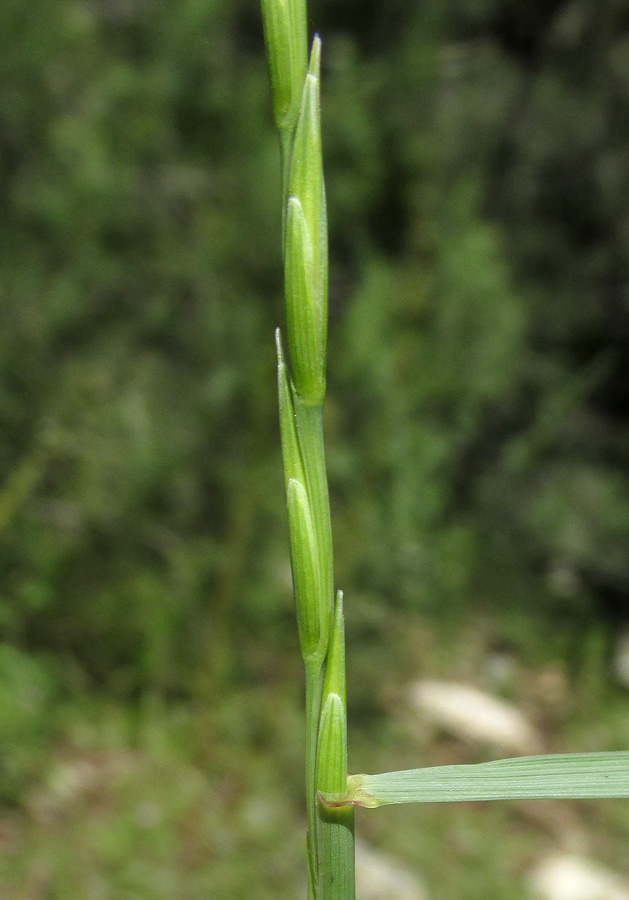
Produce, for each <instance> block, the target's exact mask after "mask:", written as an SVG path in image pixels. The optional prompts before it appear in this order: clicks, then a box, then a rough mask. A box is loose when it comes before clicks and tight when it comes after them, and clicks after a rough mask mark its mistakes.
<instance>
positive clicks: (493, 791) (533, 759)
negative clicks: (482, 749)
mask: <svg viewBox="0 0 629 900" xmlns="http://www.w3.org/2000/svg"><path fill="white" fill-rule="evenodd" d="M626 797H629V752H627V751H618V752H612V753H566V754H553V755H549V756H523V757H517V758H515V759H500V760H495V761H493V762H487V763H477V764H475V765H462V766H430V767H427V768H423V769H406V770H404V771H401V772H383V773H381V774H379V775H351V776H350V777H349V778H348V780H347V792H346V794H345V795H343V796H339V795H324V796H323V798H322V799H323V801H324V802H325V803H328V804H329V805H331V806H344V805H352V806H364V807H368V808H375V807H377V806H386V805H389V804H395V803H445V802H461V801H479V800H577V799H612V798H626Z"/></svg>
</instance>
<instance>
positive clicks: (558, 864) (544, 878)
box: [530, 854, 629, 900]
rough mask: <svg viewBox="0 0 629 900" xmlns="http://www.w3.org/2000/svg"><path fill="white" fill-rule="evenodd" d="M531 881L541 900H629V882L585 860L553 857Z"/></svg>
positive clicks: (562, 855)
mask: <svg viewBox="0 0 629 900" xmlns="http://www.w3.org/2000/svg"><path fill="white" fill-rule="evenodd" d="M530 877H531V885H532V887H533V890H534V891H535V893H536V894H537V895H538V896H539V897H541V898H542V900H629V884H627V882H625V881H623V880H622V879H621V878H620V877H619V876H618V875H617V874H616V873H615V872H612V871H610V870H609V869H607V868H605V866H602V865H601V864H600V863H596V862H593V861H592V860H589V859H586V857H584V856H576V855H570V854H556V855H554V856H550V857H548V858H547V859H545V860H543V861H542V862H541V863H539V864H538V865H537V866H536V867H535V869H534V870H533V871H532V872H531V876H530Z"/></svg>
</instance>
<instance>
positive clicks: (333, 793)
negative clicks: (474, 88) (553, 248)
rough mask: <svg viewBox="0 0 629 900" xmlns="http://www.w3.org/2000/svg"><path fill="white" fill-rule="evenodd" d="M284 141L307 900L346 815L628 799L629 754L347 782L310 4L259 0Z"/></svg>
mask: <svg viewBox="0 0 629 900" xmlns="http://www.w3.org/2000/svg"><path fill="white" fill-rule="evenodd" d="M262 16H263V23H264V33H265V43H266V50H267V57H268V62H269V70H270V76H271V89H272V99H273V112H274V118H275V124H276V127H277V129H278V132H279V138H280V160H281V173H282V174H281V181H282V235H283V259H284V285H285V301H286V343H287V349H288V355H287V356H286V355H285V353H284V348H283V342H282V336H281V334H280V331H279V329H278V331H277V332H276V345H277V364H278V393H279V412H280V431H281V444H282V456H283V465H284V478H285V490H286V503H287V509H288V522H289V533H290V554H291V566H292V573H293V586H294V595H295V604H296V615H297V627H298V633H299V645H300V650H301V655H302V658H303V663H304V669H305V695H306V754H305V756H306V761H305V770H306V808H307V817H308V836H307V850H308V871H309V877H308V890H309V897H310V900H352V898H354V896H355V878H354V807H356V806H362V807H367V808H375V807H378V806H382V805H387V804H401V803H415V802H441V801H475V800H476V801H477V800H509V799H522V798H525V799H539V798H543V799H549V798H553V799H558V798H565V799H577V798H609V797H629V752H624V751H623V752H615V753H594V754H586V753H583V754H561V755H554V756H553V755H551V756H537V757H521V758H518V759H510V760H496V761H493V762H489V763H481V764H476V765H466V766H458V765H456V766H433V767H427V768H419V769H410V770H406V771H400V772H387V773H382V774H379V775H353V776H349V777H348V774H347V720H346V692H345V638H344V619H343V595H342V593H341V592H340V591H339V592H338V593H337V595H336V599H335V597H334V578H333V556H332V528H331V522H330V505H329V497H328V488H327V477H326V466H325V453H324V440H323V420H322V411H323V402H324V398H325V390H326V343H327V268H328V264H327V218H326V198H325V186H324V179H323V163H322V148H321V123H320V61H321V41H320V39H319V37H317V36H315V38H314V40H313V43H312V49H311V52H310V58H309V59H308V58H307V16H306V4H305V0H262Z"/></svg>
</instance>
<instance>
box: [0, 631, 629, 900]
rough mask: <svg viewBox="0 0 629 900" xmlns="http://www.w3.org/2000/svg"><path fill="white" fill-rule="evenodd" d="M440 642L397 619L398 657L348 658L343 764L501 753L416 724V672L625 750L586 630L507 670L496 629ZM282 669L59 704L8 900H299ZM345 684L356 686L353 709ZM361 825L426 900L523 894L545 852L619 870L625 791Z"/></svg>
mask: <svg viewBox="0 0 629 900" xmlns="http://www.w3.org/2000/svg"><path fill="white" fill-rule="evenodd" d="M394 631H395V626H393V632H394ZM398 637H399V636H398ZM444 637H446V636H445V635H443V634H438V633H437V632H436V631H435V629H434V628H432V627H428V626H426V625H425V624H424V623H422V622H421V621H419V620H417V621H415V622H412V621H411V622H408V621H407V622H406V626H405V636H404V640H401V639H400V640H398V641H397V652H395V653H394V652H393V647H394V646H395V641H394V638H390V637H389V638H387V637H383V639H382V640H381V641H376V642H375V643H374V645H372V648H371V653H370V654H367V653H365V655H364V657H363V656H362V654H361V653H360V652H357V653H356V654H355V655H354V658H353V662H352V656H351V654H350V659H349V678H350V690H349V697H350V721H351V722H352V728H351V734H350V767H351V768H352V770H353V771H359V770H360V771H363V770H372V771H375V770H382V769H384V768H393V767H404V766H410V765H421V764H423V763H425V764H435V763H439V762H474V761H480V760H482V759H486V758H490V757H492V756H494V757H495V756H498V755H500V754H499V753H498V752H496V751H492V750H491V748H489V747H479V746H477V745H472V744H469V743H468V744H466V743H465V742H463V741H461V740H459V739H457V738H455V737H453V736H451V735H448V734H446V733H444V732H442V731H440V730H439V729H436V728H434V727H427V726H426V725H425V724H424V725H422V724H421V723H419V722H418V721H417V720H416V718H415V715H414V714H412V713H410V712H409V710H408V708H407V707H406V705H405V699H404V698H405V689H406V686H407V684H408V683H409V681H410V680H411V679H412V678H413V677H426V676H429V677H443V678H448V679H452V680H459V681H465V682H468V683H473V684H475V685H476V686H478V687H481V688H485V689H488V690H490V691H491V692H493V693H495V694H498V695H500V696H503V697H505V698H506V699H508V700H510V701H512V702H514V703H515V704H517V706H518V707H519V708H520V709H522V710H523V711H524V712H525V713H526V714H527V715H529V717H530V718H531V719H532V721H533V722H534V723H535V725H536V726H537V727H538V728H539V730H540V731H541V733H542V736H543V739H544V742H545V743H546V744H547V745H548V747H549V748H550V749H551V750H575V751H576V750H585V749H592V750H598V749H618V748H619V747H625V748H626V747H627V746H629V716H628V715H627V710H628V708H629V698H628V697H627V696H626V695H625V694H624V693H622V692H621V691H620V690H619V689H617V688H615V687H614V686H613V685H611V684H610V682H609V679H608V677H607V662H606V659H605V653H604V647H603V643H602V642H601V641H600V639H599V638H597V637H596V636H594V637H593V638H592V639H591V641H590V642H589V645H588V647H586V649H584V650H580V651H575V652H573V654H572V656H567V655H566V652H565V651H566V647H565V646H563V647H561V644H562V642H561V640H560V639H559V638H557V639H556V640H552V639H550V638H549V641H548V642H547V643H546V645H545V646H546V649H545V650H544V648H543V645H542V644H540V643H536V644H533V643H531V642H530V640H529V637H530V636H525V639H523V643H522V644H521V645H520V646H518V644H517V640H516V641H515V642H514V643H512V645H511V647H510V649H507V650H506V651H505V649H504V645H502V644H501V646H500V653H501V654H502V657H501V660H502V661H501V664H500V665H497V664H496V658H495V656H496V649H495V645H496V640H497V637H496V631H495V627H494V626H491V625H490V624H488V623H478V622H476V623H474V624H471V625H470V624H468V625H467V626H466V627H465V628H461V629H460V630H457V631H456V632H453V631H451V632H450V633H449V634H448V635H447V642H445V643H446V646H445V649H444ZM500 640H501V641H502V640H504V635H501V636H500ZM389 641H391V643H390V642H389ZM579 646H581V645H579ZM527 648H528V649H527ZM530 648H532V649H530ZM597 648H598V649H597ZM560 649H561V651H562V652H560ZM370 657H371V659H372V670H371V672H370V671H369V664H368V660H369V658H370ZM374 660H376V661H377V665H373V661H374ZM286 674H287V677H286V678H283V677H278V678H276V679H274V681H273V684H272V685H271V684H269V685H265V684H263V683H261V684H259V685H256V686H249V687H247V688H239V689H234V690H233V691H232V692H231V693H230V694H228V695H226V696H225V697H224V699H223V700H222V702H221V703H219V704H217V705H216V707H215V708H214V709H213V710H211V711H210V714H209V717H208V715H207V711H206V712H205V715H204V716H203V717H202V716H201V713H200V711H199V710H195V709H194V708H192V707H191V706H190V705H186V704H176V705H175V704H170V705H164V704H162V703H158V702H157V701H155V702H152V703H151V702H147V703H144V704H143V705H141V706H140V708H137V707H136V708H133V709H131V708H129V707H125V706H123V705H121V704H116V703H114V702H112V701H111V700H103V699H100V700H98V699H91V700H90V701H89V702H87V701H82V702H81V703H74V704H72V705H71V706H68V707H67V708H65V709H64V710H63V711H61V712H60V713H59V719H60V725H59V737H58V740H57V742H56V743H55V746H54V750H53V752H51V753H50V755H49V756H48V757H47V758H46V764H45V767H44V768H43V770H42V772H41V777H40V778H39V779H38V781H37V783H31V784H30V786H29V788H28V790H26V791H25V792H24V795H23V797H22V805H21V806H17V807H13V808H9V807H5V808H3V809H2V810H0V897H1V898H2V900H26V898H28V900H48V898H52V900H57V898H59V900H61V898H63V900H97V898H98V900H100V898H142V900H162V898H164V900H166V898H168V900H188V898H189V900H197V898H201V897H203V898H219V897H220V898H226V900H240V898H243V900H244V898H251V897H254V896H255V898H256V900H271V898H277V897H282V898H287V900H292V898H301V897H303V896H304V895H305V884H304V883H303V861H304V854H305V839H304V832H305V816H304V813H303V810H302V809H301V795H302V771H301V766H302V762H301V759H302V755H301V754H302V746H301V742H302V740H303V736H302V733H301V729H302V725H301V697H300V696H299V692H298V691H297V690H296V688H295V685H294V680H293V679H292V673H286ZM289 674H291V678H289V677H288V675H289ZM353 680H355V681H356V682H358V681H360V682H363V683H364V688H363V687H361V690H360V691H357V693H356V696H357V705H356V708H355V710H354V711H352V706H351V697H352V686H353V685H352V683H351V682H352V681H353ZM377 683H379V685H380V687H379V689H377V690H376V689H375V685H376V684H377ZM357 686H358V685H357ZM363 689H364V693H363ZM369 689H373V693H372V694H371V700H369V699H368V691H369ZM352 712H354V715H353V716H352ZM202 720H203V725H202V727H199V723H200V722H201V721H202ZM357 833H358V835H359V837H360V838H361V839H362V840H363V841H367V842H369V843H371V844H373V845H375V846H377V847H379V848H381V849H383V850H385V851H387V852H388V853H390V854H393V855H394V856H396V857H397V858H398V859H399V860H400V861H402V862H404V863H405V864H406V865H407V866H408V867H410V868H411V869H412V870H414V871H416V872H417V874H418V875H419V877H420V878H421V879H422V880H423V882H424V883H425V884H426V885H427V888H428V893H429V895H430V897H431V898H433V900H455V898H456V900H476V898H478V900H480V898H483V900H488V898H489V900H491V898H496V900H500V898H506V897H509V898H513V897H514V898H516V900H518V898H522V900H524V898H526V897H527V896H530V892H529V890H530V889H529V887H528V881H527V873H528V871H529V870H530V868H531V866H532V865H534V864H535V862H536V861H538V860H539V859H541V858H542V857H543V856H544V854H546V853H548V852H550V851H551V850H555V849H564V850H570V851H576V852H582V853H584V854H586V855H588V854H589V855H591V856H593V857H594V858H596V859H599V860H601V861H602V862H604V863H607V864H608V865H610V866H612V867H613V868H615V869H616V870H617V871H619V872H621V873H623V871H624V873H625V874H629V872H627V864H626V853H625V852H624V851H625V848H626V844H627V838H628V837H629V809H628V807H627V804H626V803H624V802H623V801H607V802H601V803H594V802H572V803H570V802H563V803H562V802H552V801H545V802H536V803H534V802H530V803H508V804H502V803H487V804H480V803H476V804H452V805H450V804H426V805H421V806H413V807H406V808H404V809H397V808H392V809H382V810H377V811H367V810H361V811H359V813H358V819H357Z"/></svg>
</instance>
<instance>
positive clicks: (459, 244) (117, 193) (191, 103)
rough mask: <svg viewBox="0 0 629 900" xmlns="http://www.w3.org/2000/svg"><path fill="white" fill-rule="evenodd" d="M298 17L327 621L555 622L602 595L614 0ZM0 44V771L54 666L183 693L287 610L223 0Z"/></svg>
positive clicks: (245, 137)
mask: <svg viewBox="0 0 629 900" xmlns="http://www.w3.org/2000/svg"><path fill="white" fill-rule="evenodd" d="M310 15H311V17H312V20H313V21H314V22H316V23H317V28H319V29H320V31H321V33H322V34H323V38H324V67H325V68H324V140H325V154H324V155H325V163H326V175H327V189H328V199H329V208H330V238H331V288H330V306H331V328H330V354H329V359H330V364H329V372H330V375H329V377H330V394H329V396H330V399H329V403H328V406H327V411H326V415H327V423H326V426H327V434H328V437H329V448H328V453H329V465H330V480H331V489H332V501H333V509H334V523H335V524H334V527H335V540H336V547H337V581H338V583H339V584H340V585H341V586H343V587H344V588H345V589H346V591H347V595H348V614H349V624H350V630H351V627H352V623H351V619H352V612H351V609H352V604H355V606H354V608H355V609H357V610H359V607H360V604H361V602H363V603H367V604H376V605H379V604H381V605H382V606H383V607H385V606H386V607H387V608H398V609H407V608H409V609H410V608H413V609H420V610H423V611H425V612H432V613H435V614H438V615H442V616H444V617H445V618H448V617H452V616H457V615H460V614H461V612H462V611H465V610H470V609H472V610H473V609H474V608H476V607H477V606H478V605H479V604H485V605H487V606H493V607H495V608H497V609H502V608H504V607H506V606H507V605H509V604H512V605H516V604H521V605H523V606H524V608H526V609H531V610H532V609H534V608H537V609H539V610H542V611H543V612H544V613H548V614H557V613H558V612H561V613H562V614H563V615H565V616H567V617H568V618H567V619H566V621H570V617H572V620H574V619H575V617H576V618H578V617H582V616H583V615H585V614H589V613H591V611H592V609H593V608H594V603H595V601H596V599H597V597H598V596H599V595H604V596H612V597H616V598H617V597H620V598H625V599H626V596H627V593H628V592H629V556H628V555H627V553H626V547H627V539H628V537H629V478H628V476H627V471H626V457H627V451H628V450H629V428H628V420H627V413H626V411H627V406H628V403H627V401H628V400H629V395H628V393H627V384H628V383H629V380H628V376H629V369H628V363H627V358H628V357H627V354H626V347H627V338H628V336H629V293H628V288H627V285H628V284H629V281H628V275H629V240H628V239H627V238H628V235H629V230H628V229H629V205H628V203H627V197H628V196H629V185H628V184H627V179H628V178H629V174H628V170H627V166H626V163H625V161H626V159H627V158H628V152H629V146H628V144H629V126H628V124H627V123H629V116H628V115H627V112H629V110H628V106H629V68H628V67H627V63H626V59H627V52H626V51H627V47H628V46H629V44H628V41H629V20H628V18H627V13H626V11H625V10H624V9H623V7H622V4H617V3H614V2H612V0H605V2H603V3H600V2H595V0H571V2H563V3H559V2H553V3H542V2H539V3H537V4H523V3H517V2H513V3H509V4H504V3H500V2H498V0H483V2H467V3H463V4H460V3H457V4H454V3H452V4H447V3H446V4H443V3H441V2H438V0H425V2H423V3H421V4H417V3H414V2H410V0H408V2H404V0H397V2H390V3H388V4H385V3H376V2H372V3H360V4H358V3H357V2H349V0H344V2H338V0H327V2H325V3H319V4H317V3H313V5H312V8H311V10H310ZM0 48H1V52H0V72H1V79H2V85H3V89H2V93H1V95H0V142H1V144H2V152H1V153H0V204H1V207H2V229H1V230H0V259H1V264H0V295H1V302H0V421H1V422H2V428H1V429H0V485H1V487H0V528H1V529H2V542H1V544H0V625H1V627H2V640H3V644H2V648H1V649H2V655H1V658H0V669H1V670H2V673H3V674H2V680H3V683H4V684H6V689H5V690H4V692H3V693H4V699H3V701H2V703H3V704H6V709H0V719H2V721H4V720H5V717H6V718H7V720H8V721H10V722H11V723H12V724H11V729H14V731H12V732H11V734H12V738H11V741H12V746H13V747H14V748H15V750H12V751H11V752H12V753H14V756H15V759H13V758H12V759H9V760H8V761H7V763H6V766H5V765H4V764H3V768H2V770H1V771H0V778H4V779H5V781H7V779H8V781H10V783H11V784H12V785H14V786H15V785H16V784H17V783H18V781H19V779H18V780H17V781H16V778H17V773H18V771H19V772H23V773H26V772H27V771H28V769H29V765H31V763H29V748H30V747H31V746H33V745H34V744H35V743H37V742H38V741H39V737H38V738H37V739H36V738H35V737H34V735H35V734H36V733H38V729H39V728H40V727H41V721H42V708H43V707H42V705H43V704H46V703H49V702H51V698H52V697H54V696H55V694H56V693H57V692H62V693H64V694H66V695H67V694H70V695H72V694H81V693H83V692H84V691H86V690H94V689H99V690H100V689H105V690H107V691H110V692H114V693H116V694H117V695H119V696H122V697H125V698H130V697H137V696H139V695H144V694H146V693H149V694H152V693H155V694H161V695H164V696H184V697H193V698H195V699H197V700H199V701H202V702H203V703H204V704H205V705H206V706H208V705H211V702H212V698H213V697H214V696H215V695H216V693H217V692H218V690H219V689H220V688H221V686H222V685H224V684H225V683H226V681H227V680H228V679H232V680H233V679H235V680H238V679H244V680H255V679H259V678H264V677H267V676H268V675H269V673H270V672H272V671H273V668H274V664H273V654H274V653H277V654H281V653H282V651H283V650H284V649H285V648H287V647H288V648H290V649H291V651H294V650H295V648H296V638H295V637H294V634H293V623H292V618H291V612H292V610H291V594H290V586H289V584H288V581H287V571H288V568H287V567H288V550H287V535H286V524H285V512H284V510H283V500H282V489H281V472H280V461H279V460H280V457H279V445H278V434H277V425H276V409H275V395H274V391H275V384H274V378H275V376H274V363H273V339H272V336H273V327H274V326H275V325H276V324H278V322H280V316H281V307H282V304H281V296H280V293H281V280H280V279H281V266H280V225H279V201H278V197H279V163H278V151H277V147H276V143H275V137H274V131H273V128H272V123H271V113H270V99H269V91H268V85H267V74H266V67H265V60H264V56H263V45H262V35H261V25H260V22H259V17H258V10H257V7H256V5H255V4H251V3H248V2H245V0H183V2H178V3H174V2H161V3H158V2H155V0H142V2H140V0H137V2H133V0H113V2H112V0H109V2H101V0H91V2H87V0H68V2H65V3H58V2H53V0H33V2H32V3H30V4H28V6H27V7H25V6H24V4H23V3H20V2H18V0H7V2H5V3H3V4H1V5H0ZM354 597H355V598H356V599H354ZM269 677H270V676H269ZM24 692H26V694H25V693H24ZM27 695H28V698H30V699H27V700H24V697H25V696H27ZM13 708H15V709H16V710H19V712H16V713H15V714H14V713H13V712H11V710H12V709H13ZM32 764H33V765H34V762H33V763H32ZM7 772H8V773H9V775H7V777H6V778H5V774H4V773H7ZM5 788H6V785H5Z"/></svg>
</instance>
